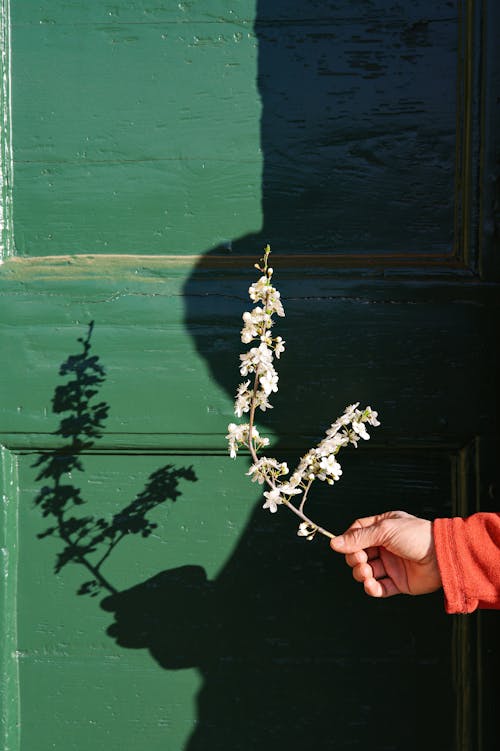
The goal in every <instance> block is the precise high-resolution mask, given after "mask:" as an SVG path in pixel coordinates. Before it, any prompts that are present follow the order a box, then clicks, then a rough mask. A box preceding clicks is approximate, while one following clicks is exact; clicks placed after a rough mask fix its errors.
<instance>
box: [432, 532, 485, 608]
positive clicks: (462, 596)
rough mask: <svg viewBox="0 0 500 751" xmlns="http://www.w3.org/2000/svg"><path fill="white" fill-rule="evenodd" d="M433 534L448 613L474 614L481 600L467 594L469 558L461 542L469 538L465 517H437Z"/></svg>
mask: <svg viewBox="0 0 500 751" xmlns="http://www.w3.org/2000/svg"><path fill="white" fill-rule="evenodd" d="M433 533H434V544H435V547H436V555H437V561H438V567H439V573H440V574H441V580H442V582H443V592H444V606H445V610H446V612H447V613H472V612H473V611H474V610H476V608H477V606H478V599H477V598H475V597H474V598H471V597H469V596H468V594H467V586H466V576H465V573H464V572H465V569H464V567H466V566H467V565H468V561H467V555H465V556H464V547H463V545H460V541H462V540H463V539H464V537H465V525H464V520H463V519H462V518H460V517H455V518H452V519H435V520H434V523H433Z"/></svg>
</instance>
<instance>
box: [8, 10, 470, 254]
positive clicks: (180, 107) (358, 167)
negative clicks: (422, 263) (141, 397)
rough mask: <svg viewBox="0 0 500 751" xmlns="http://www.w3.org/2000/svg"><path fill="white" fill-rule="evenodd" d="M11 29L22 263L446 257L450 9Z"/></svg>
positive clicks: (22, 15)
mask: <svg viewBox="0 0 500 751" xmlns="http://www.w3.org/2000/svg"><path fill="white" fill-rule="evenodd" d="M28 8H29V10H28ZM12 12H13V28H12V38H13V41H12V44H13V50H14V52H15V61H14V64H13V84H12V86H13V103H14V104H13V118H14V120H15V122H16V127H15V131H14V161H15V173H16V179H15V187H14V193H15V195H14V201H15V218H14V221H15V224H16V248H17V252H18V253H20V254H28V255H35V256H38V255H54V254H62V253H82V252H88V253H157V254H165V253H180V252H182V253H200V252H203V251H205V250H208V249H209V248H213V247H226V246H228V245H231V246H232V247H233V248H234V249H237V248H239V247H241V248H249V247H250V248H252V251H253V249H254V248H255V247H256V245H259V246H260V245H261V244H262V241H263V240H265V241H268V240H271V241H272V242H273V244H274V245H275V246H276V247H279V248H281V249H283V250H286V251H293V252H310V251H317V252H318V251H319V252H328V253H332V252H333V253H335V252H337V253H339V252H345V251H351V252H369V251H371V252H374V251H377V252H390V251H392V252H398V253H402V254H407V253H411V254H417V255H418V254H426V253H427V254H428V253H430V252H433V253H440V254H441V255H444V256H446V255H449V254H452V252H453V243H454V205H453V204H454V181H455V173H456V151H457V149H459V148H460V143H459V141H458V140H457V117H459V116H460V112H459V110H460V102H459V101H458V100H457V91H459V89H458V81H457V54H458V52H459V34H460V33H461V31H460V28H461V26H462V25H463V18H462V17H461V13H460V9H459V8H458V6H457V3H456V2H448V1H445V0H440V2H429V1H427V2H423V1H422V0H421V1H420V2H417V3H404V4H401V3H398V4H394V3H389V2H385V1H384V2H382V1H381V0H379V1H378V2H370V3H355V4H353V3H346V2H341V3H338V2H336V3H331V2H330V3H321V4H318V3H316V2H306V3H304V2H290V3H279V4H275V3H271V4H269V3H266V2H259V3H257V4H256V5H255V4H254V3H253V2H244V3H239V4H237V6H236V7H233V4H231V3H227V4H226V3H224V4H222V5H221V7H219V6H218V5H217V4H216V3H208V4H203V3H195V4H191V3H187V4H186V5H183V4H182V3H181V4H179V5H177V4H174V5H173V6H172V7H170V4H169V6H168V7H161V8H157V7H156V6H155V7H154V8H152V7H149V5H147V4H141V3H139V4H137V5H136V4H126V3H124V4H119V5H117V4H113V6H109V7H108V6H106V5H104V6H103V4H102V3H86V4H85V7H83V8H82V6H81V4H72V3H70V4H68V3H59V2H54V1H53V2H51V3H48V4H45V5H37V6H36V8H33V7H32V6H31V5H29V6H25V5H24V4H14V5H13V11H12ZM34 50H36V65H34V64H33V59H34V58H33V55H34ZM387 216H390V221H381V217H387Z"/></svg>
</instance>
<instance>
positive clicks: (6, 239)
mask: <svg viewBox="0 0 500 751" xmlns="http://www.w3.org/2000/svg"><path fill="white" fill-rule="evenodd" d="M10 38H11V37H10V0H0V77H1V85H0V114H1V120H0V263H2V261H3V260H4V259H5V258H7V257H9V256H11V255H13V254H14V228H13V223H12V185H13V177H14V171H13V162H12V129H11V112H12V107H11V47H10Z"/></svg>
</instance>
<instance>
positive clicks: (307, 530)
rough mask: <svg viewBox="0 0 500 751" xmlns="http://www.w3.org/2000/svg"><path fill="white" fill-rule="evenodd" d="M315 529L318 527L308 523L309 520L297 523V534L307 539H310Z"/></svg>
mask: <svg viewBox="0 0 500 751" xmlns="http://www.w3.org/2000/svg"><path fill="white" fill-rule="evenodd" d="M317 531H318V528H317V527H315V526H314V524H309V522H302V524H299V528H298V530H297V534H298V536H299V537H305V538H306V539H307V540H312V539H313V538H314V535H315V534H316V532H317Z"/></svg>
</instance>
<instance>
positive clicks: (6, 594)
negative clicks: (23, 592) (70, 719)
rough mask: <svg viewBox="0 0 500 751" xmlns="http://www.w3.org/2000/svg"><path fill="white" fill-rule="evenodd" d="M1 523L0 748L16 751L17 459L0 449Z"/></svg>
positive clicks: (18, 725) (17, 683) (17, 723)
mask: <svg viewBox="0 0 500 751" xmlns="http://www.w3.org/2000/svg"><path fill="white" fill-rule="evenodd" d="M0 451H1V473H2V522H1V525H0V556H1V570H0V576H1V580H2V588H1V593H2V596H1V606H0V633H1V634H2V647H1V650H0V655H1V657H0V670H1V675H2V681H0V707H1V710H0V711H1V714H0V722H1V725H0V739H1V740H0V747H1V748H2V749H3V750H4V751H18V749H19V739H20V697H19V663H18V652H17V649H18V644H17V556H18V523H17V522H18V509H19V482H18V471H17V457H16V456H15V454H12V453H11V452H10V451H8V450H7V449H6V448H4V447H3V446H2V447H1V448H0Z"/></svg>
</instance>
